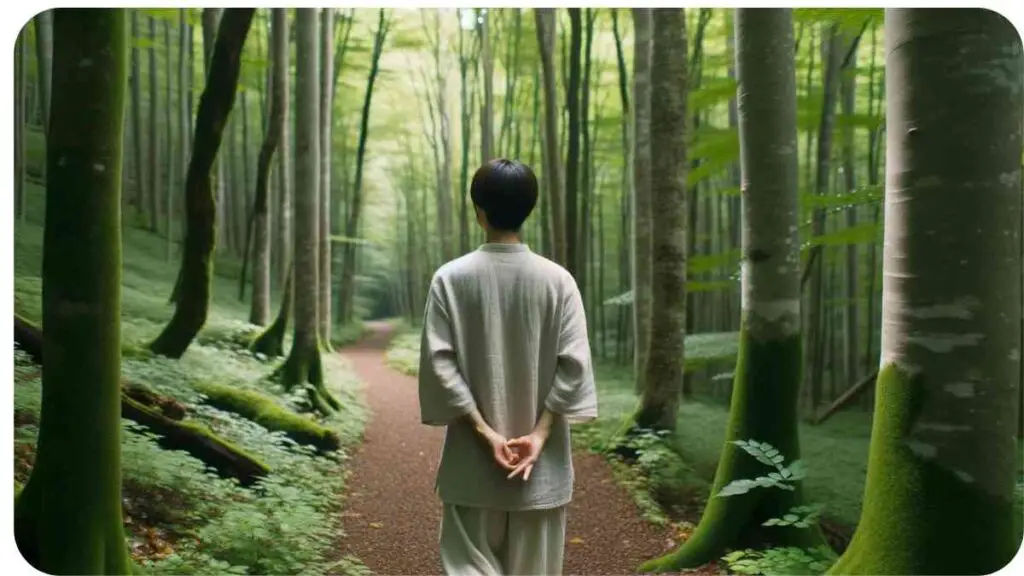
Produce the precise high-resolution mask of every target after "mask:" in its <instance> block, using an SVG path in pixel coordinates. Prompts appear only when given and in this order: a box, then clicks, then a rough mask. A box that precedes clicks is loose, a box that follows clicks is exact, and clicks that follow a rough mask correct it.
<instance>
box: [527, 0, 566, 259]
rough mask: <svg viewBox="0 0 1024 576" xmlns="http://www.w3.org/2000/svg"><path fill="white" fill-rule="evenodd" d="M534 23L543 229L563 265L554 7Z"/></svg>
mask: <svg viewBox="0 0 1024 576" xmlns="http://www.w3.org/2000/svg"><path fill="white" fill-rule="evenodd" d="M534 14H535V15H536V20H537V43H538V44H539V46H540V57H541V73H542V77H543V81H544V179H545V180H547V185H548V191H547V194H545V197H546V198H547V205H546V206H547V211H548V215H549V218H547V219H546V221H545V226H550V230H551V259H552V260H554V261H555V262H557V263H559V264H562V265H565V264H566V250H565V248H566V247H565V243H566V235H565V228H564V225H565V218H564V217H563V200H562V188H561V186H562V177H561V169H560V166H559V160H558V159H559V155H560V154H559V145H558V116H559V112H558V104H557V101H556V98H557V94H556V90H557V85H558V79H557V78H556V77H555V62H554V52H555V11H554V9H553V8H537V9H535V10H534Z"/></svg>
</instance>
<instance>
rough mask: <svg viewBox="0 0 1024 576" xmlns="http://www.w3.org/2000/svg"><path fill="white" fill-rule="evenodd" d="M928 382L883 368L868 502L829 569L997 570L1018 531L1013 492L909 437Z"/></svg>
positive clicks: (1009, 557) (871, 571) (882, 571)
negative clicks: (1008, 494) (971, 476)
mask: <svg viewBox="0 0 1024 576" xmlns="http://www.w3.org/2000/svg"><path fill="white" fill-rule="evenodd" d="M925 393H926V392H925V386H924V383H923V379H922V377H920V376H918V377H910V376H909V375H907V374H906V373H905V372H903V371H901V370H900V369H899V368H897V367H896V366H894V365H888V366H885V367H883V369H882V370H881V372H880V373H879V376H878V390H877V396H876V399H875V421H874V428H873V429H872V435H871V450H870V452H869V455H868V476H867V484H866V486H865V489H864V509H863V512H862V514H861V520H860V523H859V525H858V527H857V531H856V533H854V536H853V540H852V541H851V542H850V546H849V547H848V548H847V549H846V552H845V553H844V554H843V555H842V556H841V557H840V558H839V560H838V561H837V562H836V564H835V565H834V566H833V567H832V568H831V570H830V571H829V573H830V574H991V573H993V572H996V571H998V570H999V569H1000V568H1002V567H1003V566H1005V565H1006V564H1007V563H1009V562H1010V560H1012V559H1013V556H1014V554H1016V552H1017V550H1018V548H1019V547H1020V542H1021V541H1020V534H1019V532H1018V531H1017V529H1016V526H1015V521H1014V507H1013V503H1012V502H1011V501H1010V499H1009V498H1007V499H1001V498H995V497H993V496H990V495H989V494H987V493H986V492H985V491H984V490H982V489H981V488H980V487H979V486H977V485H974V484H970V483H967V482H963V481H962V480H960V479H958V478H957V477H955V476H954V473H953V471H951V470H947V469H944V468H941V467H939V466H938V465H937V464H936V463H935V461H933V460H928V459H926V458H922V457H920V456H918V455H916V454H915V453H914V452H913V451H911V449H910V448H909V447H908V445H907V443H906V438H907V435H908V433H909V431H910V428H911V426H912V425H913V423H914V420H915V419H916V412H917V410H918V407H919V406H920V405H921V403H922V400H923V395H924V394H925Z"/></svg>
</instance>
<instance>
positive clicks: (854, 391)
mask: <svg viewBox="0 0 1024 576" xmlns="http://www.w3.org/2000/svg"><path fill="white" fill-rule="evenodd" d="M877 379H878V370H877V369H876V370H875V371H874V372H872V373H870V374H868V375H867V376H865V377H863V378H861V379H860V380H859V381H858V382H857V383H856V384H854V385H853V386H850V387H849V388H848V389H847V390H846V392H843V393H842V395H840V396H839V398H836V400H835V402H832V403H831V404H829V405H828V406H826V407H825V408H823V409H821V410H820V411H819V412H818V413H817V414H815V415H814V418H812V419H811V424H814V425H818V424H821V423H823V422H825V420H828V419H829V418H830V417H831V416H832V415H833V414H835V413H836V412H839V411H840V410H842V409H843V408H845V407H847V406H848V405H849V404H850V403H851V402H853V401H854V400H856V399H857V398H858V397H860V395H861V394H863V393H864V392H866V391H867V390H868V388H870V387H871V386H872V385H874V383H875V380H877Z"/></svg>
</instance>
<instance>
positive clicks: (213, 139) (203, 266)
mask: <svg viewBox="0 0 1024 576" xmlns="http://www.w3.org/2000/svg"><path fill="white" fill-rule="evenodd" d="M254 12H255V9H253V8H230V9H226V10H225V11H224V16H223V17H222V18H221V21H220V29H219V30H218V32H217V41H216V43H215V45H214V48H213V55H212V56H211V61H210V73H209V74H208V75H207V82H206V88H205V89H204V90H203V95H202V97H201V98H200V99H199V112H198V115H197V116H198V117H197V118H196V132H195V137H194V139H193V144H192V160H191V161H190V162H189V165H188V174H187V176H186V178H185V218H186V219H187V222H186V226H185V249H184V252H183V254H182V259H181V269H180V271H179V273H178V276H179V282H180V283H179V286H178V295H177V296H178V297H177V299H176V300H175V310H174V315H173V316H172V317H171V321H170V322H168V323H167V326H166V327H164V330H163V332H161V333H160V335H159V336H157V338H156V340H154V341H153V343H152V344H150V349H152V350H153V352H155V353H157V354H160V355H163V356H169V357H171V358H181V356H182V355H183V354H184V353H185V350H187V349H188V346H189V344H191V343H192V339H193V338H195V336H196V334H198V333H199V330H200V329H201V328H202V327H203V324H205V323H206V314H207V311H208V309H209V306H210V279H211V276H212V275H213V270H212V267H213V260H212V257H213V248H214V241H215V222H214V220H215V218H216V212H217V204H216V201H215V199H214V195H213V190H212V189H211V186H210V184H211V183H210V171H211V169H212V168H213V163H214V160H215V158H216V157H217V150H218V149H219V148H220V143H221V137H222V136H223V133H224V125H225V124H226V122H227V119H228V115H229V114H230V113H231V108H232V106H234V103H235V91H236V88H237V87H238V74H239V70H240V69H241V64H242V46H243V45H244V44H245V37H246V35H247V34H248V32H249V26H250V25H251V24H252V17H253V13H254Z"/></svg>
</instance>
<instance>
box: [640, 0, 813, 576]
mask: <svg viewBox="0 0 1024 576" xmlns="http://www.w3.org/2000/svg"><path fill="white" fill-rule="evenodd" d="M792 22H793V19H792V12H791V10H789V9H739V10H737V11H736V15H735V29H736V66H737V74H738V82H739V87H738V94H739V96H740V97H739V102H738V108H739V110H738V112H739V130H740V165H741V170H742V173H743V180H742V181H743V183H744V187H743V190H742V199H743V203H742V208H743V226H744V230H743V234H742V242H743V257H744V265H743V275H742V313H743V317H742V327H741V332H740V351H739V356H738V359H737V364H736V373H735V377H734V382H733V393H732V400H731V403H730V410H729V424H728V429H727V431H726V443H725V444H724V447H723V450H722V455H721V457H720V459H719V462H718V470H717V472H716V473H715V481H714V484H713V486H712V489H711V490H712V497H711V498H710V499H709V501H708V505H707V507H706V508H705V510H704V515H703V517H702V518H701V521H700V524H699V525H698V526H697V529H696V530H695V531H694V533H693V535H692V536H690V538H689V539H688V540H687V541H686V542H685V543H683V545H682V546H680V548H679V549H677V550H676V551H675V552H673V553H672V554H670V555H668V556H665V557H664V558H660V559H658V560H654V561H652V562H650V563H648V564H647V565H646V566H643V567H641V570H648V569H649V570H658V571H677V570H680V569H685V568H693V567H696V566H700V565H703V564H705V563H707V562H709V561H711V560H716V559H717V558H719V557H720V556H721V555H722V553H723V552H724V551H725V550H726V549H727V548H733V547H739V546H742V545H749V544H751V543H752V542H775V543H790V542H793V543H797V544H811V543H819V542H820V540H819V537H820V535H819V533H818V532H817V531H816V530H815V529H803V530H801V529H797V528H783V527H770V528H762V527H761V524H762V523H763V522H764V521H765V520H767V519H769V518H776V517H781V516H782V515H783V514H785V513H786V512H787V511H788V510H789V509H790V508H791V507H792V506H794V505H797V504H798V503H799V502H800V497H801V496H800V488H799V486H797V488H796V489H795V490H793V491H787V490H782V489H778V488H754V489H752V490H751V491H750V492H747V493H746V494H740V495H734V496H729V497H720V496H718V493H719V492H720V491H721V490H722V488H723V487H725V486H726V485H727V484H729V483H730V482H732V481H734V480H744V479H754V478H756V477H759V476H764V475H765V470H764V466H763V465H762V464H760V463H759V462H758V461H757V460H755V459H754V458H752V457H750V456H749V455H748V454H746V453H745V452H744V451H743V450H741V449H740V448H739V447H737V446H736V445H734V444H732V443H731V442H733V441H736V440H756V441H758V442H767V443H769V444H771V445H772V446H774V447H775V448H777V449H778V450H779V452H780V453H781V454H782V455H783V457H784V458H785V459H786V462H791V461H793V460H796V459H798V458H799V457H800V449H799V438H798V435H797V426H798V418H797V398H798V395H799V389H800V366H801V364H800V360H801V355H800V345H801V342H800V253H799V237H798V233H797V229H798V228H797V223H798V222H799V216H800V209H799V196H798V187H799V182H798V171H797V131H796V79H795V74H794V58H793V50H794V47H793V24H792Z"/></svg>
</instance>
